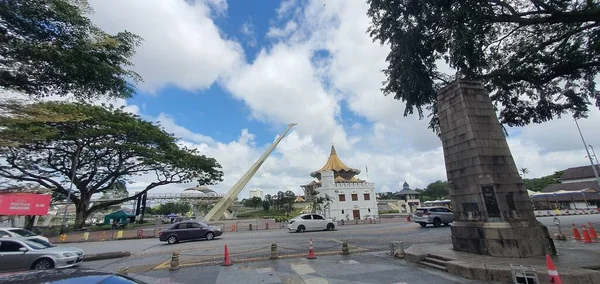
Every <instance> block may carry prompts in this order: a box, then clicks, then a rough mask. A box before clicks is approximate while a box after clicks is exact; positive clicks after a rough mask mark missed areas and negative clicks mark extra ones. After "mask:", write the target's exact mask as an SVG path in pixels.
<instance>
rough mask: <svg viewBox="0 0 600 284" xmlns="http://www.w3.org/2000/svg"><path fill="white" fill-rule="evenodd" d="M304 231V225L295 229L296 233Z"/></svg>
mask: <svg viewBox="0 0 600 284" xmlns="http://www.w3.org/2000/svg"><path fill="white" fill-rule="evenodd" d="M304 231H306V227H304V225H300V226H298V228H297V229H296V232H299V233H302V232H304Z"/></svg>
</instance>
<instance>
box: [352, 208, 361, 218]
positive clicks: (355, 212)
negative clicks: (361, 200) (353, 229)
mask: <svg viewBox="0 0 600 284" xmlns="http://www.w3.org/2000/svg"><path fill="white" fill-rule="evenodd" d="M352 217H353V218H354V220H357V219H360V210H352Z"/></svg>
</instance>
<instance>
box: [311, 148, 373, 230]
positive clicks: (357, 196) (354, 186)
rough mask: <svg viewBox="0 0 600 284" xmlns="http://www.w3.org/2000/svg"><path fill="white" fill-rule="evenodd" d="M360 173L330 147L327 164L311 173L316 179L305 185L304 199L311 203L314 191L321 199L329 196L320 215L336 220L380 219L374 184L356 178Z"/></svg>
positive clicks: (319, 210)
mask: <svg viewBox="0 0 600 284" xmlns="http://www.w3.org/2000/svg"><path fill="white" fill-rule="evenodd" d="M358 174H360V170H358V169H354V168H350V167H348V166H346V165H345V164H344V163H343V162H342V161H341V160H340V158H339V157H338V155H337V152H336V151H335V147H333V146H331V152H330V154H329V159H327V162H326V163H325V165H324V166H323V167H322V168H321V169H319V170H317V171H314V172H312V173H311V174H310V176H311V177H313V178H316V179H317V180H313V181H311V182H310V183H308V184H306V185H302V186H301V187H302V189H303V190H304V196H305V198H306V200H307V201H309V202H310V201H311V200H312V199H313V198H315V197H314V196H312V193H313V192H314V191H317V192H318V196H320V197H327V196H328V197H329V201H328V202H326V203H325V204H323V205H322V208H319V209H318V210H317V212H319V213H322V214H323V215H325V216H327V217H329V218H335V219H336V220H342V219H343V220H355V219H369V218H374V217H377V216H379V211H378V209H377V200H376V198H375V184H374V183H372V182H367V181H365V180H361V179H359V178H357V177H356V175H358Z"/></svg>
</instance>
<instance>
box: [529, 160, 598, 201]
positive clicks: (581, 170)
mask: <svg viewBox="0 0 600 284" xmlns="http://www.w3.org/2000/svg"><path fill="white" fill-rule="evenodd" d="M599 170H600V169H599ZM559 180H560V183H557V184H551V185H548V186H546V187H545V188H544V189H543V190H542V191H541V192H539V193H533V194H532V195H531V199H532V201H534V207H535V209H536V210H547V209H572V210H577V209H596V208H599V207H600V206H599V205H600V186H599V185H598V181H597V180H596V176H595V175H594V171H593V169H592V166H591V165H590V166H582V167H574V168H568V169H566V170H565V172H564V173H563V174H562V176H560V178H559Z"/></svg>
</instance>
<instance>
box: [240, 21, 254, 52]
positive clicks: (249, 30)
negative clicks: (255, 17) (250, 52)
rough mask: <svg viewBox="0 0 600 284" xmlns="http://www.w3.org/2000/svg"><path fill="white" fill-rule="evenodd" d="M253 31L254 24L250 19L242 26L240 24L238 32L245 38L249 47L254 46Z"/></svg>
mask: <svg viewBox="0 0 600 284" xmlns="http://www.w3.org/2000/svg"><path fill="white" fill-rule="evenodd" d="M254 29H255V28H254V24H253V23H252V18H248V20H247V21H246V22H244V24H242V27H241V28H240V31H241V32H242V34H243V35H244V36H245V37H246V41H247V42H248V45H249V46H251V47H255V46H256V34H255V32H254Z"/></svg>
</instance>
